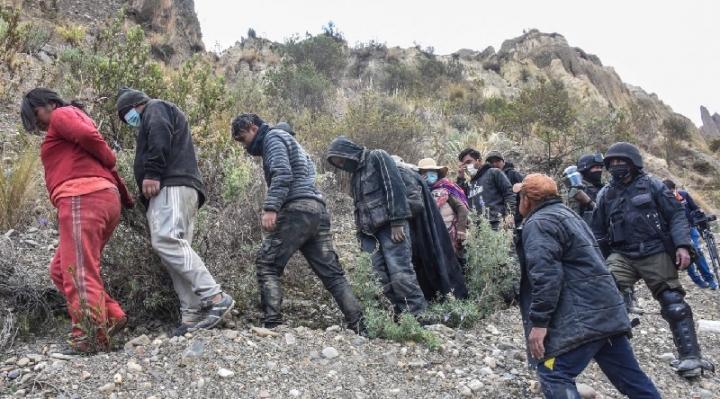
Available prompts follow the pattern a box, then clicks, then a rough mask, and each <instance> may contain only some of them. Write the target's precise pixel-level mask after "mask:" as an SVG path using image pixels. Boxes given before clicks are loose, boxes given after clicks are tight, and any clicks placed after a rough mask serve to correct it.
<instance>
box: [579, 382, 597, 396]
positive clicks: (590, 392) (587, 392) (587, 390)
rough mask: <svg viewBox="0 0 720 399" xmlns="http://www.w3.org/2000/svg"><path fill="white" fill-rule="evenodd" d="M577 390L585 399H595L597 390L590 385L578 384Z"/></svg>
mask: <svg viewBox="0 0 720 399" xmlns="http://www.w3.org/2000/svg"><path fill="white" fill-rule="evenodd" d="M576 386H577V390H578V392H579V393H580V397H582V398H583V399H595V389H593V387H591V386H590V385H586V384H577V385H576Z"/></svg>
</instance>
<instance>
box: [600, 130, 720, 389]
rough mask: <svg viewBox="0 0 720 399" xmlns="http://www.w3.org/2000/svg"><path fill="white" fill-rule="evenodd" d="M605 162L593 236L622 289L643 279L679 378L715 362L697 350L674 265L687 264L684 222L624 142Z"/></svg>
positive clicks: (677, 204)
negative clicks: (606, 178) (606, 175)
mask: <svg viewBox="0 0 720 399" xmlns="http://www.w3.org/2000/svg"><path fill="white" fill-rule="evenodd" d="M604 163H605V167H606V168H607V169H608V171H609V172H610V174H611V175H612V180H611V181H610V183H609V184H608V185H607V186H605V187H604V188H603V189H602V190H600V192H599V193H598V196H597V205H596V210H595V212H594V213H593V218H592V226H591V227H592V230H593V233H594V234H595V238H596V239H597V240H598V241H599V243H600V246H601V248H603V247H604V251H605V252H606V254H609V255H608V256H607V264H608V267H609V268H610V271H611V272H612V274H613V277H615V281H616V282H617V285H618V288H619V289H620V290H621V291H622V290H624V289H625V288H628V287H631V286H633V285H634V284H635V283H636V282H637V281H638V280H641V279H642V280H643V281H645V284H647V286H648V288H649V289H650V291H652V294H653V297H654V298H655V299H656V300H658V301H659V302H660V307H661V314H662V317H663V318H664V319H665V320H666V321H667V322H668V324H669V325H670V330H671V331H672V334H673V341H674V343H675V346H676V348H677V351H678V354H679V360H678V361H676V363H675V364H673V366H675V367H677V372H678V373H679V374H680V375H681V376H682V377H685V378H692V377H697V376H699V375H700V374H701V373H702V371H703V370H710V371H714V369H715V367H714V366H713V364H712V363H710V362H709V361H707V360H703V359H702V357H701V355H700V345H699V344H698V340H697V334H696V333H695V323H694V322H693V316H692V310H691V309H690V305H688V303H687V302H685V300H684V296H685V291H684V290H683V288H682V286H681V285H680V280H678V269H680V270H685V269H686V268H687V267H688V265H690V251H693V246H692V245H693V244H692V241H691V240H690V226H689V225H688V221H687V218H686V217H685V211H684V209H683V206H682V205H681V204H680V201H678V200H677V199H676V198H675V196H674V195H673V193H672V192H671V191H670V190H668V188H667V187H665V185H664V184H663V183H662V182H661V181H660V180H657V179H654V178H652V177H650V176H648V175H647V174H645V173H644V172H643V170H642V169H643V159H642V156H641V155H640V151H639V150H638V148H637V147H635V146H634V145H632V144H630V143H625V142H621V143H615V144H613V145H612V146H610V148H609V149H608V151H607V153H606V154H605V159H604Z"/></svg>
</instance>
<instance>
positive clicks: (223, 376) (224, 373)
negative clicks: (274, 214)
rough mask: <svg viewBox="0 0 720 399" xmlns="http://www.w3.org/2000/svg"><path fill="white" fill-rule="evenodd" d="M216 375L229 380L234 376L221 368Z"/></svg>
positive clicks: (231, 372) (229, 371)
mask: <svg viewBox="0 0 720 399" xmlns="http://www.w3.org/2000/svg"><path fill="white" fill-rule="evenodd" d="M217 374H218V375H219V376H220V377H222V378H230V377H232V376H234V375H235V372H234V371H231V370H228V369H223V368H221V369H220V370H218V372H217Z"/></svg>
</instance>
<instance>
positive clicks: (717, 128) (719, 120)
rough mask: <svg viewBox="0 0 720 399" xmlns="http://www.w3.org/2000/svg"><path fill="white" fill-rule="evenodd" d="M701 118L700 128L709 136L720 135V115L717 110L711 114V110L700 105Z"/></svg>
mask: <svg viewBox="0 0 720 399" xmlns="http://www.w3.org/2000/svg"><path fill="white" fill-rule="evenodd" d="M700 118H702V123H703V125H702V127H701V128H700V130H701V131H702V132H703V134H704V135H705V137H707V138H718V137H720V115H718V113H717V112H716V113H715V114H714V115H712V116H710V111H708V109H707V108H705V107H704V106H702V105H701V106H700Z"/></svg>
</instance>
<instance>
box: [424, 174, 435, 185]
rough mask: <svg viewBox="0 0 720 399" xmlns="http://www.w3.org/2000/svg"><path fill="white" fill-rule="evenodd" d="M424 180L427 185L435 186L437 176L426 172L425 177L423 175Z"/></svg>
mask: <svg viewBox="0 0 720 399" xmlns="http://www.w3.org/2000/svg"><path fill="white" fill-rule="evenodd" d="M425 180H427V183H428V184H430V185H432V184H435V183H436V182H437V180H438V175H437V173H436V172H427V175H425Z"/></svg>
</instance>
